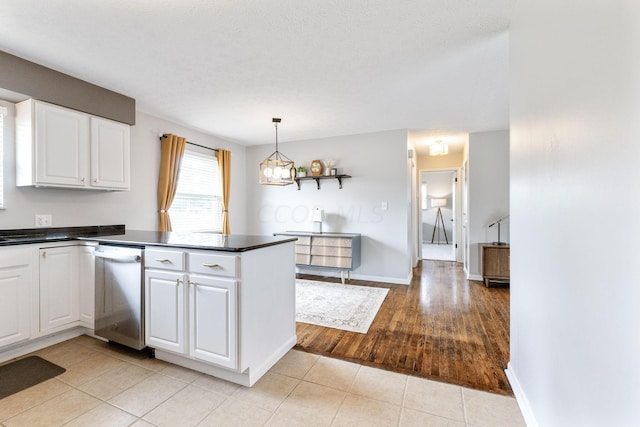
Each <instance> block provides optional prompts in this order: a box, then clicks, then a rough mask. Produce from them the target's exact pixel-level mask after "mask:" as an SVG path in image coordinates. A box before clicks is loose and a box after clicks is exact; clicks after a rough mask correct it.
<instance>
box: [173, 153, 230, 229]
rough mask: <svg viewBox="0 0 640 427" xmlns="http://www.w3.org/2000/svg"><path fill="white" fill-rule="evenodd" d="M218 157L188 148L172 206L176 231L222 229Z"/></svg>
mask: <svg viewBox="0 0 640 427" xmlns="http://www.w3.org/2000/svg"><path fill="white" fill-rule="evenodd" d="M221 194H222V190H221V185H220V173H219V170H218V159H217V158H216V157H215V156H213V155H211V153H207V154H203V153H200V152H196V151H192V150H189V151H185V153H184V156H183V157H182V165H181V167H180V176H179V177H178V189H177V190H176V196H175V198H174V199H173V204H172V205H171V208H170V209H169V215H170V216H171V228H172V230H173V231H217V232H220V231H221V230H222V205H221V202H220V199H221Z"/></svg>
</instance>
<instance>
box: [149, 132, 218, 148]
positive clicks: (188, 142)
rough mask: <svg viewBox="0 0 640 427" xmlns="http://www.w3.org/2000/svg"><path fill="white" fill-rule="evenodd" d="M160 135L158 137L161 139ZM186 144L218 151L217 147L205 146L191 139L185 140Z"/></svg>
mask: <svg viewBox="0 0 640 427" xmlns="http://www.w3.org/2000/svg"><path fill="white" fill-rule="evenodd" d="M165 135H166V134H165ZM162 136H164V135H162ZM162 136H161V137H160V140H161V141H162ZM187 144H189V145H195V146H196V147H200V148H204V149H205V150H211V151H218V149H217V148H211V147H205V146H204V145H200V144H196V143H195V142H191V141H187Z"/></svg>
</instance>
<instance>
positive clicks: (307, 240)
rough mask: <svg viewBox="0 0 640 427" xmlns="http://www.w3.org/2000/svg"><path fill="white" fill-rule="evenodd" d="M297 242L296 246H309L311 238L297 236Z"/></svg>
mask: <svg viewBox="0 0 640 427" xmlns="http://www.w3.org/2000/svg"><path fill="white" fill-rule="evenodd" d="M297 237H298V241H297V242H296V245H306V246H309V245H310V244H311V236H297Z"/></svg>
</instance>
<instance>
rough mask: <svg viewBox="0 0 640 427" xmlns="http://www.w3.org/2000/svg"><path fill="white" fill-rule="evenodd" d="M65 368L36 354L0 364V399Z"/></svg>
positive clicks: (59, 372)
mask: <svg viewBox="0 0 640 427" xmlns="http://www.w3.org/2000/svg"><path fill="white" fill-rule="evenodd" d="M64 371H66V369H64V368H61V367H60V366H58V365H54V364H53V363H51V362H48V361H46V360H44V359H43V358H41V357H38V356H29V357H25V358H24V359H20V360H16V361H15V362H11V363H8V364H6V365H3V366H0V399H4V398H5V397H7V396H11V395H12V394H14V393H17V392H19V391H22V390H24V389H26V388H29V387H32V386H34V385H36V384H40V383H41V382H43V381H46V380H49V379H51V378H53V377H55V376H58V375H60V374H62V373H63V372H64Z"/></svg>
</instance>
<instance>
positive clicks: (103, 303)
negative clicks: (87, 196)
mask: <svg viewBox="0 0 640 427" xmlns="http://www.w3.org/2000/svg"><path fill="white" fill-rule="evenodd" d="M95 262H96V289H95V291H96V294H95V295H96V296H95V309H96V311H95V334H96V335H98V336H100V337H103V338H106V339H108V340H109V341H114V342H117V343H119V344H122V345H126V346H127V347H132V348H135V349H136V350H141V349H143V348H144V347H145V345H144V276H143V274H144V250H143V249H142V248H140V247H128V246H127V247H123V246H109V245H98V247H97V248H96V250H95Z"/></svg>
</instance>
